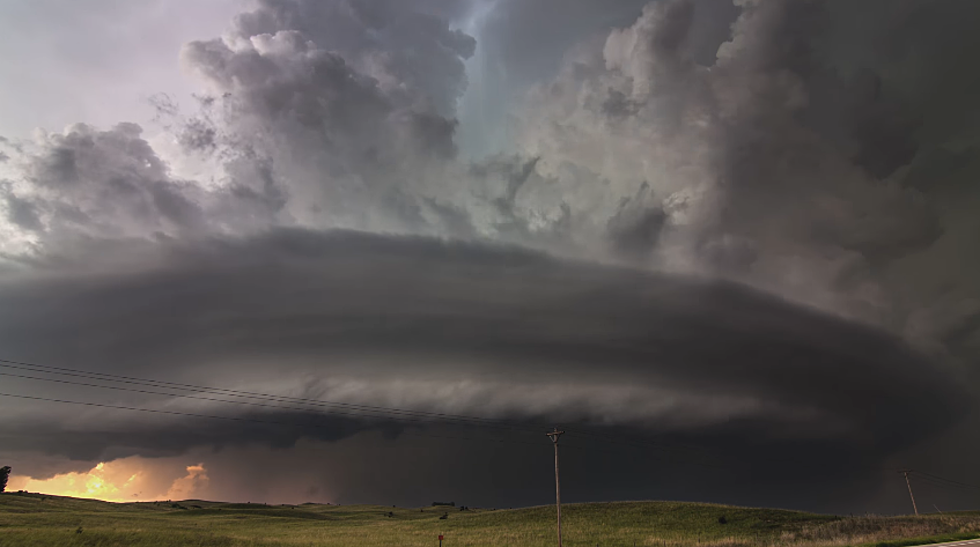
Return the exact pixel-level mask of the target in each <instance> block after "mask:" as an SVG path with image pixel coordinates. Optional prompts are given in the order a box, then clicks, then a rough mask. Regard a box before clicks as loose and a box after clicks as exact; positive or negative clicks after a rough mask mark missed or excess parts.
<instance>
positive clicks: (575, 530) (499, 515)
mask: <svg viewBox="0 0 980 547" xmlns="http://www.w3.org/2000/svg"><path fill="white" fill-rule="evenodd" d="M443 515H448V516H447V517H446V518H440V517H441V516H443ZM554 516H555V513H554V507H530V508H525V509H512V510H490V509H473V510H467V511H460V510H459V508H455V507H448V506H440V507H425V508H422V509H417V508H416V509H402V508H394V507H383V506H367V505H343V506H339V505H314V504H305V505H296V506H267V505H261V504H233V503H214V502H204V501H195V500H190V501H181V502H177V503H167V502H153V503H126V504H114V503H106V502H101V501H94V500H81V499H75V498H63V497H57V496H48V495H41V494H17V493H6V494H0V546H3V547H8V546H10V547H13V546H22V545H23V546H54V545H72V546H92V547H96V546H98V547H111V546H146V547H149V546H153V547H170V546H173V547H176V546H181V547H187V546H200V547H212V546H222V547H225V546H227V547H232V546H256V547H259V546H282V547H286V546H341V545H343V546H351V545H357V546H364V547H381V546H386V547H388V546H406V547H414V546H422V545H426V546H434V545H438V535H439V534H443V535H444V536H445V541H444V542H443V545H444V546H445V547H454V546H467V547H476V546H481V547H482V546H511V545H514V546H517V545H520V546H526V547H536V546H551V545H554V544H555V526H554ZM562 517H563V518H562V520H563V528H564V536H565V541H564V544H565V545H566V546H567V547H586V546H588V547H591V546H593V545H601V546H603V547H606V546H608V547H613V546H632V545H636V546H640V545H644V546H662V547H687V546H691V547H695V546H698V545H700V546H703V547H722V546H742V545H744V546H749V545H759V546H767V547H776V546H813V547H816V546H820V545H894V546H899V545H913V544H917V543H925V542H934V541H939V540H950V539H961V538H967V537H970V538H972V537H980V512H970V513H946V514H943V515H927V516H923V517H918V518H916V517H871V516H865V517H837V516H831V515H817V514H812V513H801V512H796V511H783V510H776V509H752V508H744V507H732V506H724V505H711V504H700V503H679V502H658V501H654V502H620V503H589V504H573V505H565V506H563V507H562Z"/></svg>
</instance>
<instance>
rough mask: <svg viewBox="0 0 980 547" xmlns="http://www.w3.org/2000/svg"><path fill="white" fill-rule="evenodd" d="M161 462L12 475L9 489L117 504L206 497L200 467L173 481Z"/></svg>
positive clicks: (134, 461)
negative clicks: (38, 476) (37, 476)
mask: <svg viewBox="0 0 980 547" xmlns="http://www.w3.org/2000/svg"><path fill="white" fill-rule="evenodd" d="M161 463H162V462H158V461H154V460H145V459H143V458H139V457H129V458H123V459H118V460H113V461H110V462H99V463H98V465H96V466H95V467H93V468H92V469H90V470H88V471H85V472H74V471H73V472H69V473H63V474H57V475H54V476H53V477H50V478H46V479H33V478H31V477H25V476H16V475H15V476H14V477H12V478H11V480H10V483H9V484H8V489H10V490H27V491H29V492H42V493H45V494H51V495H55V496H72V497H76V498H92V499H100V500H104V501H116V502H131V501H160V500H169V499H193V498H199V497H202V496H203V495H206V494H207V487H208V475H207V470H206V469H205V468H204V466H203V465H200V464H199V465H189V466H187V467H186V469H185V473H186V474H185V475H184V476H177V477H176V478H174V477H173V476H172V472H173V469H172V466H170V465H160V464H161Z"/></svg>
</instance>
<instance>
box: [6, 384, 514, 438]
mask: <svg viewBox="0 0 980 547" xmlns="http://www.w3.org/2000/svg"><path fill="white" fill-rule="evenodd" d="M0 376H7V377H10V378H20V379H24V380H38V381H42V382H52V383H57V384H66V385H72V386H80V387H94V388H98V389H111V390H115V391H126V392H130V393H141V394H144V395H163V396H167V397H177V398H181V399H193V400H196V401H209V402H215V403H227V404H234V405H243V406H255V407H262V408H272V409H277V410H295V411H300V412H302V413H304V414H307V415H311V416H330V415H339V416H351V417H357V418H372V419H388V420H394V421H406V422H414V423H418V422H422V423H428V422H432V421H438V419H433V418H419V417H414V416H387V415H377V414H370V413H358V412H341V411H337V410H331V411H329V412H316V411H311V410H313V409H311V408H309V407H295V406H282V405H267V404H262V403H255V402H249V401H229V400H227V399H218V398H214V397H198V396H196V395H186V394H181V393H168V392H163V391H151V390H147V389H136V388H130V387H121V386H107V385H100V384H90V383H87V382H75V381H71V380H59V379H57V378H40V377H37V376H27V375H24V374H11V373H9V372H0ZM480 425H481V426H483V427H490V428H498V429H511V430H518V429H516V428H513V427H509V426H506V425H500V424H495V423H488V424H480ZM519 431H522V432H531V431H532V430H531V429H530V428H523V429H519Z"/></svg>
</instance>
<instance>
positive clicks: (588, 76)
mask: <svg viewBox="0 0 980 547" xmlns="http://www.w3.org/2000/svg"><path fill="white" fill-rule="evenodd" d="M559 12H560V13H559ZM879 14H884V15H883V16H881V17H879V16H878V15H879ZM977 15H978V12H977V10H976V9H974V8H973V7H971V6H965V5H962V3H960V4H957V3H954V2H925V1H924V0H902V1H900V2H894V3H889V4H888V6H887V8H886V7H885V6H884V4H883V3H878V4H867V5H861V6H855V5H854V4H853V3H848V2H843V1H835V0H807V1H789V0H777V1H766V2H762V1H756V0H738V1H736V2H733V3H728V2H722V1H721V0H660V1H655V2H649V3H646V2H624V3H622V4H621V5H619V6H618V7H617V9H616V10H612V11H609V10H608V7H607V6H605V5H604V4H603V5H600V4H599V3H596V2H592V1H591V0H578V1H576V2H573V3H571V4H568V3H565V2H562V3H561V5H560V6H559V4H558V3H555V2H551V1H550V0H538V1H534V2H517V1H509V0H503V1H500V2H496V3H491V2H468V3H451V4H450V3H445V2H435V1H431V2H430V1H419V2H394V1H383V0H376V1H374V0H372V1H354V0H331V1H326V2H313V1H305V0H262V1H259V2H257V3H256V4H255V5H254V6H253V7H252V8H251V9H250V10H249V11H246V12H244V13H241V14H240V15H238V16H237V17H236V18H234V20H233V21H232V22H231V24H230V26H229V28H228V30H227V31H226V32H225V33H224V35H222V36H221V37H218V38H213V39H206V40H199V41H193V42H190V43H188V44H187V45H186V46H185V47H184V48H183V50H182V51H181V52H180V62H181V63H182V65H183V66H184V68H185V69H186V70H187V71H188V72H189V73H191V74H193V75H195V76H196V77H197V78H199V79H200V81H201V84H202V90H201V94H200V95H199V96H197V99H196V104H193V105H177V104H176V103H175V102H174V101H172V100H170V99H169V98H167V97H157V98H155V99H154V101H153V104H154V105H155V107H156V108H157V110H158V114H159V118H158V122H159V124H160V127H157V128H156V129H151V128H143V127H140V126H139V125H136V124H134V123H129V122H121V123H119V124H117V125H115V126H112V127H108V128H100V127H94V126H92V125H87V124H83V123H80V124H75V125H72V126H70V127H68V128H66V129H65V130H64V131H62V132H60V133H48V132H43V131H39V132H38V133H37V134H36V135H35V136H34V138H33V139H30V140H24V139H4V140H3V141H0V149H2V155H0V252H2V258H0V260H2V262H0V274H2V278H0V344H2V345H3V347H4V348H5V350H4V351H5V352H6V354H5V355H2V356H0V358H10V359H19V360H24V361H33V362H40V363H51V364H64V365H68V366H71V367H73V368H82V369H87V370H95V371H100V372H103V373H114V374H125V375H128V376H140V377H156V378H164V379H169V380H175V381H185V382H191V383H196V384H208V385H217V386H221V387H235V388H241V389H248V390H256V391H273V392H275V393H277V394H287V395H292V396H301V397H305V398H322V399H327V400H334V401H340V402H345V403H349V404H357V405H380V406H387V407H399V408H403V407H404V408H409V409H414V410H419V411H426V412H436V413H451V414H467V415H473V416H477V417H482V418H495V419H498V418H499V419H507V420H512V421H516V422H517V423H518V424H521V426H522V427H525V426H526V427H531V426H532V425H533V426H534V427H537V425H539V424H540V423H541V422H547V423H553V422H555V421H559V422H561V423H565V424H570V425H575V426H577V427H580V428H582V430H584V431H593V432H594V431H606V432H629V434H630V435H634V434H635V435H639V436H641V437H642V438H644V439H660V440H664V439H668V440H670V441H672V442H675V441H676V442H691V443H693V444H694V445H695V446H696V447H698V448H699V449H700V450H701V451H702V452H706V453H715V452H717V451H718V450H721V449H725V448H726V447H728V448H731V449H732V450H733V451H735V452H737V454H735V455H733V456H731V458H730V460H729V461H728V462H727V463H728V464H732V463H733V462H734V463H735V464H738V465H742V464H745V465H747V466H748V467H749V468H750V469H754V470H756V471H758V470H760V469H761V468H762V467H765V466H764V465H761V464H760V462H767V461H768V460H767V459H766V458H765V457H764V456H765V455H767V454H772V453H782V454H786V455H788V456H792V457H793V458H797V460H795V462H796V463H794V465H803V464H805V463H808V462H814V461H816V460H817V459H819V458H823V457H825V456H828V455H833V457H834V459H835V461H837V462H838V464H834V465H831V466H830V467H831V468H832V469H833V470H835V472H838V473H843V474H845V475H846V474H848V473H857V472H859V471H867V470H869V469H874V468H875V466H880V465H884V463H885V462H886V461H887V460H889V458H895V457H898V456H900V455H903V454H913V456H908V457H910V458H912V457H915V456H914V454H915V451H916V450H920V451H923V450H926V448H924V447H927V446H928V444H927V443H928V442H930V440H931V439H933V438H934V436H935V435H936V434H937V433H939V432H942V431H944V430H946V428H948V427H950V426H951V425H953V424H956V423H958V422H960V421H962V420H963V419H965V418H964V417H965V416H968V415H970V413H971V411H972V403H971V400H972V398H973V396H974V393H975V383H976V382H975V380H976V375H975V371H974V370H973V368H972V366H971V365H970V364H969V363H971V362H972V360H973V359H974V358H975V356H976V355H978V353H977V351H978V350H980V330H978V327H980V322H978V321H977V317H980V285H978V284H977V283H976V279H980V261H977V260H976V259H975V258H974V257H975V253H973V252H972V249H973V247H975V234H976V233H977V232H976V229H977V227H978V226H977V220H976V215H975V214H974V213H973V210H974V209H975V205H976V203H977V193H976V189H975V185H973V184H971V183H972V180H973V178H975V175H976V174H977V172H978V171H977V164H976V161H975V159H974V156H975V154H974V153H973V151H974V150H975V149H976V146H977V139H976V132H975V127H976V125H975V123H971V122H970V121H969V120H974V121H975V120H976V107H975V106H974V105H973V104H972V100H971V99H970V97H971V96H972V95H971V94H970V93H969V90H975V89H976V86H977V83H978V82H977V80H976V78H975V77H974V76H971V75H970V74H967V72H969V71H964V70H962V69H960V68H958V67H957V66H956V64H955V63H954V62H952V61H950V59H953V58H956V57H957V55H959V53H958V52H959V51H962V50H970V49H969V48H974V49H972V50H975V46H976V45H977V44H976V41H975V39H973V38H970V37H969V36H968V35H967V33H966V32H965V27H966V26H968V25H966V23H964V22H965V21H970V20H975V19H976V16H977ZM600 16H601V17H600ZM971 18H972V19H971ZM947 23H949V24H950V25H952V26H945V25H946V24H947ZM529 29H530V30H529ZM529 44H532V45H534V47H532V46H531V45H529ZM525 52H526V54H525ZM927 81H928V82H938V83H937V84H936V85H935V86H931V85H926V84H924V83H923V82H927ZM491 95H495V96H497V97H498V98H494V99H492V100H490V99H489V97H490V96H491ZM481 97H482V98H483V100H481V99H480V98H481ZM474 101H475V102H474ZM474 105H476V106H474ZM481 105H482V106H481ZM490 118H494V119H490ZM481 132H483V133H485V137H486V138H477V137H474V134H475V133H481ZM461 142H462V143H464V144H466V146H467V147H468V148H467V149H466V150H465V153H462V152H461V151H460V143H461ZM51 341H57V342H56V343H51ZM8 372H9V371H8ZM22 376H23V374H22ZM48 379H49V380H51V379H56V378H54V377H48ZM61 379H62V380H63V379H64V378H61ZM7 380H9V382H10V384H9V385H12V386H14V387H15V388H16V389H19V390H21V392H23V393H27V392H30V393H44V394H47V395H45V396H46V397H49V398H51V397H62V398H66V399H70V398H71V396H76V398H77V397H79V396H80V395H79V390H78V389H77V388H78V386H71V385H70V384H58V383H56V382H47V383H46V384H43V385H42V384H41V382H43V381H42V380H36V379H28V378H13V377H9V376H8V377H7ZM5 384H6V380H5ZM14 387H12V388H10V389H11V390H12V391H13V390H15V389H14ZM83 391H84V393H85V398H86V399H85V400H87V401H90V402H91V401H100V402H102V403H105V404H113V405H125V406H139V407H141V408H144V409H152V410H168V411H173V412H179V413H185V414H186V413H198V414H201V413H203V414H209V415H214V414H217V415H221V416H224V417H231V418H235V417H247V418H248V419H250V420H251V419H254V420H256V421H253V422H238V423H233V424H231V423H223V422H221V421H216V420H212V421H210V422H209V421H207V420H203V421H202V420H201V419H197V418H191V417H189V416H184V415H183V414H171V415H155V416H148V415H147V414H146V413H144V414H142V415H139V414H129V415H127V414H120V411H112V410H109V409H104V408H103V409H98V408H89V409H86V410H85V412H83V413H81V414H79V413H77V412H76V411H77V410H78V408H75V407H71V406H67V405H66V406H58V405H48V404H41V403H40V402H38V401H34V402H28V401H25V400H21V401H20V402H18V403H17V404H16V405H12V407H11V411H10V413H8V414H7V415H5V417H4V421H3V422H2V423H0V428H2V431H3V433H2V434H3V435H4V438H5V442H4V446H5V450H8V451H10V452H11V453H13V452H16V453H17V454H19V456H17V457H18V458H19V460H18V461H22V462H29V461H30V459H31V458H30V457H28V456H24V455H25V454H39V453H43V454H47V455H48V457H52V458H54V459H55V460H57V459H58V458H70V459H75V460H82V461H84V463H83V464H70V465H69V464H65V463H64V462H62V464H61V465H63V466H65V465H67V466H68V467H70V468H71V469H68V468H65V467H63V468H59V467H58V464H50V462H49V463H45V464H43V465H41V464H40V463H39V464H37V465H35V466H34V467H33V468H31V469H32V471H30V472H31V473H34V474H35V475H36V476H38V477H41V476H49V475H51V474H52V473H55V472H57V471H59V470H61V471H68V470H76V471H88V470H90V469H91V468H92V466H93V465H94V463H93V462H95V461H96V460H99V461H109V462H111V461H112V460H113V459H114V458H121V457H130V456H144V457H149V456H161V457H162V456H168V457H178V456H179V455H181V454H198V452H200V451H202V450H204V451H206V450H207V449H208V447H219V446H220V447H233V448H230V450H235V451H253V452H255V453H256V454H258V453H260V452H262V453H263V454H264V452H263V451H264V450H268V447H273V448H272V450H280V449H282V450H285V449H289V447H293V448H292V449H291V450H297V451H299V452H296V455H295V456H290V457H295V458H297V459H298V460H303V459H304V458H306V457H307V456H306V453H305V452H303V450H310V451H314V450H315V449H314V448H310V446H321V445H323V446H333V447H335V449H336V450H337V454H338V455H337V458H338V459H339V460H343V461H347V462H348V464H350V462H351V461H353V460H356V459H357V457H356V454H358V453H359V451H361V450H362V449H363V447H364V446H369V445H370V446H374V443H376V442H380V443H386V442H387V443H392V444H393V445H395V446H404V447H406V448H405V450H407V451H409V452H411V451H412V450H415V449H416V448H414V447H415V445H413V444H412V442H410V441H408V440H406V439H407V438H408V437H410V433H411V432H413V431H414V433H420V432H428V433H430V434H436V433H438V434H446V432H447V431H449V433H448V434H449V435H450V436H454V435H456V436H458V434H459V432H458V431H455V430H454V429H453V427H452V426H451V425H448V424H445V423H440V424H425V425H419V424H414V425H411V426H409V425H406V424H404V423H402V424H399V423H397V422H393V421H391V420H380V421H379V420H378V419H377V417H376V416H375V417H374V418H371V417H369V416H366V415H357V413H355V414H356V415H353V416H350V415H344V416H334V417H332V418H329V419H328V418H323V419H322V421H321V422H318V424H319V425H318V427H316V428H314V430H309V429H308V428H306V429H304V427H299V426H294V425H290V424H294V422H297V421H300V422H301V421H302V420H304V419H306V418H308V416H306V415H305V414H303V413H302V412H297V411H296V410H295V409H289V408H272V409H270V408H261V407H251V408H249V407H243V406H237V407H236V406H229V405H225V404H219V403H215V402H214V401H204V400H200V399H193V398H187V397H183V398H182V397H166V396H163V398H160V397H161V396H159V395H156V396H154V397H155V398H150V399H149V400H144V399H146V396H147V395H148V394H146V393H144V394H142V395H139V394H135V393H131V392H125V391H122V390H115V391H112V390H105V389H103V390H99V389H97V388H86V390H83ZM5 404H6V401H5ZM126 416H128V417H126ZM304 416H306V418H304ZM262 423H264V424H265V425H261V424H262ZM446 428H448V429H446ZM454 431H455V432H454ZM28 433H30V434H28ZM375 435H378V437H374V436H375ZM303 439H306V440H303ZM538 440H540V439H538ZM297 443H299V444H298V445H297ZM304 443H307V444H304ZM309 443H312V444H309ZM318 443H319V444H318ZM400 443H404V444H400ZM297 446H298V447H305V448H296V447H297ZM909 451H910V452H909ZM454 453H455V452H454ZM464 453H465V454H469V453H468V452H466V451H461V452H459V454H464ZM256 457H257V458H258V457H259V456H256ZM262 457H266V456H262ZM268 457H272V456H268ZM215 458H216V459H215V460H213V461H218V460H221V462H222V465H224V466H228V467H229V468H236V469H237V468H238V467H237V466H236V465H235V462H234V457H231V456H228V457H224V456H222V457H220V458H219V457H217V456H215ZM691 458H693V456H692V457H691ZM684 459H690V458H689V457H688V456H685V457H684ZM694 459H696V458H694ZM339 460H338V461H339ZM504 460H506V462H508V464H507V465H511V464H513V465H519V464H517V463H515V462H514V461H512V460H511V459H507V458H505V459H504ZM504 460H501V461H504ZM848 460H849V461H852V462H856V464H855V466H854V468H852V469H845V468H846V466H845V465H844V464H843V463H841V462H845V461H848ZM200 461H205V460H204V459H200V460H195V461H188V462H185V463H184V464H181V465H183V466H185V467H186V466H187V465H196V464H197V463H199V462H200ZM208 461H212V460H208ZM480 461H484V460H483V459H482V458H481V459H480ZM589 461H592V462H593V463H596V464H598V463H602V464H603V465H605V464H608V460H603V459H601V458H598V459H594V460H589ZM25 465H28V466H29V467H30V466H31V465H32V464H29V463H28V464H25ZM175 465H176V464H175ZM487 465H491V466H493V465H494V464H493V463H492V462H487ZM500 465H501V466H503V463H501V464H500ZM765 465H768V464H765ZM178 467H179V466H178ZM505 467H506V466H503V467H493V468H494V469H501V470H503V469H504V468H505ZM627 467H628V466H627ZM779 469H781V472H782V471H788V470H789V469H791V467H790V466H787V467H785V468H779ZM208 470H209V475H208V476H210V477H212V478H214V477H219V476H220V473H222V471H221V469H220V468H216V467H215V466H214V465H209V467H208ZM501 472H502V471H501ZM753 472H755V471H753ZM613 474H615V473H613ZM519 475H520V473H518V474H517V475H515V476H519ZM214 480H215V481H217V482H221V479H214ZM327 482H329V481H327ZM613 482H615V481H613ZM682 482H683V481H682V480H680V479H678V484H680V483H682ZM222 484H225V483H222ZM334 486H336V484H335V485H334ZM215 488H217V487H215ZM336 488H340V487H339V486H336ZM480 488H481V489H482V490H481V491H482V492H484V493H485V494H484V495H485V496H486V498H485V499H493V500H494V503H500V502H501V501H502V500H503V498H499V497H494V496H495V494H491V493H489V490H488V489H491V488H490V486H489V485H487V484H483V485H482V486H481V487H480ZM605 488H606V487H605V486H603V484H602V482H601V480H600V479H599V478H596V479H595V481H594V482H591V483H590V485H589V486H588V488H585V490H584V492H588V494H583V499H586V498H588V497H589V496H591V497H593V498H595V497H601V496H603V495H607V494H603V492H606V493H608V495H610V496H613V497H616V495H617V494H615V493H614V492H620V493H621V495H627V494H625V493H624V492H626V490H618V491H617V490H615V489H605ZM678 488H679V486H678ZM342 489H347V491H353V490H355V489H356V486H355V485H354V484H353V483H351V484H348V485H346V486H344V487H343V488H342ZM229 491H230V490H220V489H217V490H215V492H223V493H225V492H229ZM372 492H373V493H375V494H376V495H378V496H386V495H397V496H401V497H400V498H399V499H405V500H411V499H415V498H413V497H412V495H410V494H407V493H405V491H399V492H398V493H397V494H392V492H385V491H383V489H379V490H373V491H372ZM522 492H524V491H522ZM631 492H632V491H631ZM525 494H526V495H525ZM515 495H516V494H515ZM760 495H761V494H760ZM774 495H775V494H774ZM516 496H517V498H519V499H520V500H522V501H530V500H535V499H537V498H536V497H535V495H534V494H531V493H528V492H525V493H524V494H520V495H516ZM517 498H515V499H517ZM769 499H779V500H785V499H787V498H780V497H778V496H776V497H774V498H769ZM828 503H829V502H828Z"/></svg>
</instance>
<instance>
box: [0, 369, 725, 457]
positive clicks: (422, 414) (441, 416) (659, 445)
mask: <svg viewBox="0 0 980 547" xmlns="http://www.w3.org/2000/svg"><path fill="white" fill-rule="evenodd" d="M0 367H2V368H8V369H16V370H27V371H31V372H41V373H44V374H54V375H59V376H68V377H76V378H86V379H90V380H96V381H100V382H114V383H121V384H126V385H140V386H149V387H164V388H168V389H177V390H181V391H187V392H191V393H212V394H215V395H220V396H224V397H234V398H244V399H253V400H254V399H257V400H263V401H273V402H289V403H293V404H303V405H311V406H316V407H325V408H330V407H338V408H344V409H352V410H359V411H363V412H369V413H375V414H382V415H388V416H392V417H393V416H414V417H419V418H424V419H430V420H437V421H445V422H460V423H463V424H478V425H481V426H489V427H509V428H512V429H514V430H520V431H525V432H528V433H534V434H537V433H538V432H539V431H540V429H541V428H544V427H546V426H545V425H544V424H533V423H527V422H522V423H515V422H511V421H507V420H500V419H494V418H482V417H475V416H465V415H458V414H449V413H439V412H426V411H419V410H411V409H404V408H394V407H382V406H373V405H362V404H354V403H345V402H338V401H326V400H319V399H305V398H300V397H289V396H281V395H272V394H268V393H261V392H254V391H243V390H232V389H225V388H217V387H210V386H201V385H195V384H184V383H177V382H169V381H165V380H154V379H148V378H139V377H133V376H123V375H118V374H109V373H103V372H93V371H86V370H80V369H72V368H67V367H55V366H51V365H42V364H38V363H31V362H27V361H13V360H9V359H0ZM65 383H67V382H65ZM91 387H100V386H91ZM169 395H170V396H174V397H185V398H193V397H191V396H189V395H184V394H169ZM227 402H229V403H231V402H232V401H227ZM392 419H396V418H392ZM397 419H401V418H397ZM406 421H410V420H406ZM420 421H421V420H420ZM573 436H578V437H592V438H597V439H601V440H603V441H605V442H608V443H615V444H621V445H626V446H632V447H635V448H649V449H655V450H662V451H665V450H677V449H683V450H687V451H688V453H687V456H688V457H690V453H691V452H702V453H703V452H704V449H703V448H702V447H695V446H690V445H683V444H680V443H676V442H664V441H653V440H649V439H645V440H642V441H636V440H634V441H623V440H622V439H618V438H614V437H612V436H609V435H603V434H601V433H596V432H591V431H581V430H579V431H576V432H575V433H574V434H573ZM566 446H569V445H566ZM684 463H692V462H689V461H685V462H684ZM708 467H715V468H719V469H720V467H719V466H710V465H709V466H708Z"/></svg>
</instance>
